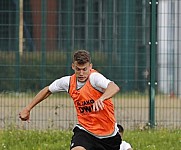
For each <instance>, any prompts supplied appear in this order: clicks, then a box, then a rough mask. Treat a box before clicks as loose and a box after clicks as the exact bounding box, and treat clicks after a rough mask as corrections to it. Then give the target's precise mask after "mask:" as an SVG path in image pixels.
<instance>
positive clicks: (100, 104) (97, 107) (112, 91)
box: [93, 82, 120, 111]
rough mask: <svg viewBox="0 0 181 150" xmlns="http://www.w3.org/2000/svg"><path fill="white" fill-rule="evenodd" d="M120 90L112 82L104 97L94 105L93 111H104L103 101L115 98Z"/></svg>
mask: <svg viewBox="0 0 181 150" xmlns="http://www.w3.org/2000/svg"><path fill="white" fill-rule="evenodd" d="M119 90H120V89H119V87H118V86H117V85H116V84H115V83H114V82H110V83H109V84H108V87H107V88H106V89H105V92H104V93H103V95H102V96H101V97H100V98H99V99H98V100H97V101H95V103H94V104H93V111H99V110H100V109H101V110H103V108H104V103H103V101H104V100H106V99H109V98H111V97H113V96H114V95H115V94H116V93H117V92H119Z"/></svg>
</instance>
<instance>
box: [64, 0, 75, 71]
mask: <svg viewBox="0 0 181 150" xmlns="http://www.w3.org/2000/svg"><path fill="white" fill-rule="evenodd" d="M72 11H73V1H72V0H67V1H66V16H67V17H66V25H67V27H66V28H67V32H66V33H67V35H66V39H65V40H66V42H65V43H66V44H67V66H68V67H67V73H68V74H70V73H71V67H70V66H71V62H72V60H71V51H72V50H73V46H72V43H73V40H74V39H72V34H73V32H72V31H73V30H72V28H73V25H72V23H73V17H72V16H73V13H72Z"/></svg>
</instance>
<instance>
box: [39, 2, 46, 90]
mask: <svg viewBox="0 0 181 150" xmlns="http://www.w3.org/2000/svg"><path fill="white" fill-rule="evenodd" d="M41 9H42V10H41V69H40V71H41V88H43V87H44V86H45V72H46V16H47V15H46V13H47V1H46V0H43V1H41Z"/></svg>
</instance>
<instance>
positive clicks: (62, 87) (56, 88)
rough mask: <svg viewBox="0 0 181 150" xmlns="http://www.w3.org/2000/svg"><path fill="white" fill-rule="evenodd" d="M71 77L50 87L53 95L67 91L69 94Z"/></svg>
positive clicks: (53, 83) (66, 77) (55, 82)
mask: <svg viewBox="0 0 181 150" xmlns="http://www.w3.org/2000/svg"><path fill="white" fill-rule="evenodd" d="M69 82H70V76H65V77H62V78H60V79H57V80H55V81H54V82H52V83H51V84H50V85H49V90H50V92H52V93H56V92H62V91H66V92H68V88H69Z"/></svg>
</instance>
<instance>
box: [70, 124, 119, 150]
mask: <svg viewBox="0 0 181 150" xmlns="http://www.w3.org/2000/svg"><path fill="white" fill-rule="evenodd" d="M73 132H74V135H73V136H72V140H71V145H70V149H72V148H73V147H76V146H82V147H84V148H85V149H86V150H119V148H120V144H121V141H122V140H121V136H120V135H119V133H117V134H116V135H115V136H114V137H109V138H103V139H99V138H96V137H95V136H93V135H91V134H89V133H87V132H86V131H84V130H81V129H79V128H78V127H75V128H74V129H73Z"/></svg>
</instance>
